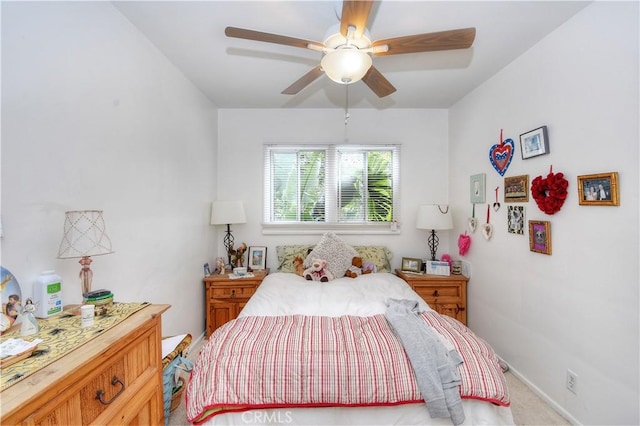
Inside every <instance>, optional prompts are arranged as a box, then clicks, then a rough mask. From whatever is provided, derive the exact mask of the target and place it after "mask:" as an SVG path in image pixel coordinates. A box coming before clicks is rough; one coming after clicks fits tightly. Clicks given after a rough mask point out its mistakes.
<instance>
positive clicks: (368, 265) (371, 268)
mask: <svg viewBox="0 0 640 426" xmlns="http://www.w3.org/2000/svg"><path fill="white" fill-rule="evenodd" d="M376 272H378V267H377V266H376V264H375V263H373V262H371V261H368V260H367V261H366V262H364V263H363V264H362V273H363V274H375V273H376Z"/></svg>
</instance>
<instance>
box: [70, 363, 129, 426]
mask: <svg viewBox="0 0 640 426" xmlns="http://www.w3.org/2000/svg"><path fill="white" fill-rule="evenodd" d="M96 373H97V375H96V376H93V377H90V378H89V379H88V381H87V382H86V384H85V385H84V386H83V387H82V389H80V401H81V404H82V423H83V424H88V423H91V422H93V421H94V420H95V418H96V417H98V416H99V415H100V413H102V412H103V411H104V410H106V409H107V408H108V407H109V404H110V403H111V402H112V401H115V399H116V398H119V397H120V396H122V395H121V394H122V393H123V392H124V391H126V387H127V380H126V377H125V371H124V357H120V358H119V359H117V360H116V361H115V362H113V363H111V364H110V365H109V366H108V367H106V368H104V369H100V370H97V371H96ZM98 392H100V399H102V401H104V403H102V402H100V400H98Z"/></svg>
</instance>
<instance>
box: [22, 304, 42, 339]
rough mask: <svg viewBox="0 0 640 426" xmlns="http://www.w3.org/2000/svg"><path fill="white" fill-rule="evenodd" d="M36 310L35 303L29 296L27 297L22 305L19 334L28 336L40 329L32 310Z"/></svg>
mask: <svg viewBox="0 0 640 426" xmlns="http://www.w3.org/2000/svg"><path fill="white" fill-rule="evenodd" d="M35 311H36V305H34V304H33V300H31V298H28V299H27V302H26V303H25V305H24V307H23V308H22V317H23V318H22V326H21V327H20V335H21V336H30V335H32V334H36V333H37V332H39V331H40V325H39V324H38V320H37V319H36V317H35V315H34V312H35Z"/></svg>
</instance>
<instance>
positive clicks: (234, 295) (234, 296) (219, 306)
mask: <svg viewBox="0 0 640 426" xmlns="http://www.w3.org/2000/svg"><path fill="white" fill-rule="evenodd" d="M230 273H232V272H231V271H227V273H225V274H212V275H209V276H208V277H205V278H204V286H205V298H206V302H207V308H206V309H207V338H208V337H209V336H211V333H213V332H214V330H215V329H216V328H218V327H220V326H221V325H223V324H225V323H227V322H229V321H231V320H232V319H235V318H236V317H237V316H238V314H239V313H240V311H241V310H242V308H244V305H245V304H246V303H247V301H248V300H249V298H250V297H251V296H253V293H255V292H256V289H257V288H258V286H259V285H260V283H262V280H263V279H264V277H266V276H267V275H268V274H269V269H268V268H267V269H263V270H260V271H258V270H255V271H253V272H252V274H253V277H246V278H235V279H231V278H229V274H230Z"/></svg>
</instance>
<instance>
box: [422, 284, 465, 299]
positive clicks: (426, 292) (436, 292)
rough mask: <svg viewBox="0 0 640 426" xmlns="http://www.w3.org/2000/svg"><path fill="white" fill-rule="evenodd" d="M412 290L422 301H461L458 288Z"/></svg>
mask: <svg viewBox="0 0 640 426" xmlns="http://www.w3.org/2000/svg"><path fill="white" fill-rule="evenodd" d="M413 290H414V291H415V292H416V293H418V294H419V295H420V297H422V298H423V299H425V300H426V299H427V298H429V299H438V298H442V299H461V298H462V291H461V288H460V286H438V287H433V286H421V285H416V286H414V288H413Z"/></svg>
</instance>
